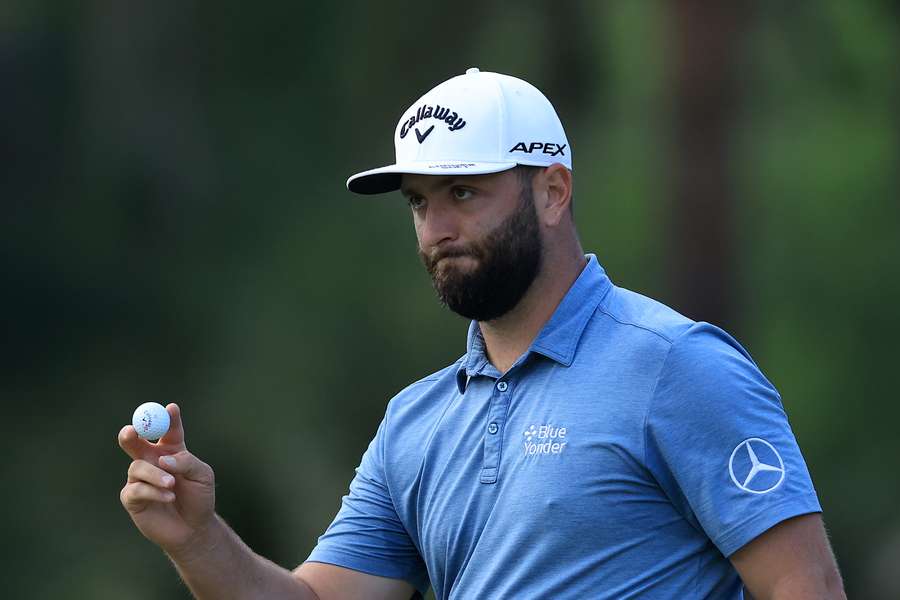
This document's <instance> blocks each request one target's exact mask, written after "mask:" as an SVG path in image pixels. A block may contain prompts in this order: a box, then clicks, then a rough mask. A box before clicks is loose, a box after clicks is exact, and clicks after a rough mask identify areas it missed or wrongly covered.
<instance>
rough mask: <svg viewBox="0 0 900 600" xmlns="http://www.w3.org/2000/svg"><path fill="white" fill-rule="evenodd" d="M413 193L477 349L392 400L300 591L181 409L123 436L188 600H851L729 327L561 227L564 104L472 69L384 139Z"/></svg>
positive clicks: (566, 157)
mask: <svg viewBox="0 0 900 600" xmlns="http://www.w3.org/2000/svg"><path fill="white" fill-rule="evenodd" d="M395 146H396V153H397V157H396V163H395V164H393V165H389V166H387V167H381V168H378V169H373V170H370V171H365V172H363V173H360V174H358V175H355V176H353V177H351V178H350V179H349V180H348V182H347V185H348V188H349V189H350V190H351V191H354V192H358V193H363V194H375V193H382V192H389V191H394V190H398V189H399V190H401V192H402V193H403V195H404V196H405V197H406V199H407V201H408V202H409V206H410V209H411V212H412V217H413V222H414V225H415V230H416V236H417V238H418V244H419V253H420V256H421V258H422V261H423V262H424V264H425V267H426V268H427V270H428V272H429V273H430V274H431V277H432V280H433V283H434V287H435V290H436V291H437V294H438V297H439V298H440V300H441V301H442V302H443V303H444V304H445V305H446V306H447V307H448V308H450V309H451V310H453V311H454V312H456V313H459V314H460V315H462V316H464V317H467V318H469V319H471V323H470V326H469V331H468V339H467V351H466V353H465V354H464V355H463V356H462V357H461V358H460V359H459V360H457V361H456V362H454V363H453V364H451V365H449V366H447V367H446V368H444V369H441V370H440V371H437V372H435V373H433V374H432V375H429V376H427V377H425V378H423V379H421V380H419V381H417V382H415V383H413V384H412V385H410V386H409V387H407V388H406V389H404V390H403V391H401V392H400V393H399V394H397V396H396V397H394V398H393V399H392V400H391V401H390V403H389V404H388V407H387V410H386V413H385V417H384V420H383V421H382V423H381V425H380V426H379V428H378V430H377V432H376V434H375V436H374V439H373V440H372V442H371V444H370V445H369V448H368V450H367V451H366V452H365V454H364V455H363V457H362V461H361V463H360V465H359V467H358V468H357V471H356V476H355V477H354V478H353V481H352V482H351V484H350V491H349V493H348V494H347V495H346V496H345V497H344V499H343V502H342V505H341V508H340V510H339V512H338V514H337V516H336V517H335V520H334V522H333V523H332V524H331V526H330V527H329V528H328V529H327V531H326V532H325V533H324V534H323V535H322V537H320V538H319V542H318V544H317V546H316V547H315V548H314V549H313V551H312V553H311V554H310V556H309V558H308V559H307V560H306V561H305V562H304V563H303V564H302V565H300V566H299V567H297V568H296V569H294V570H293V571H292V572H291V571H287V570H285V569H283V568H281V567H279V566H277V565H275V564H273V563H271V562H269V561H267V560H266V559H264V558H262V557H260V556H258V555H256V554H255V553H253V552H252V551H251V550H250V549H249V548H247V546H246V545H244V544H243V542H242V541H241V540H240V538H239V537H238V536H237V535H236V534H235V533H234V532H233V531H232V530H231V529H229V528H228V526H227V525H226V524H225V523H224V522H223V521H222V520H221V519H220V518H219V517H218V516H217V515H216V514H215V505H214V493H213V472H212V469H211V468H210V467H209V466H208V465H206V464H205V463H203V462H202V461H200V460H199V459H197V458H196V457H195V456H194V455H193V454H191V453H190V452H188V451H187V449H186V447H185V446H184V431H183V428H182V425H181V419H180V412H179V410H178V407H177V406H176V405H174V404H171V405H169V407H168V410H169V411H170V414H171V417H172V422H173V426H172V429H171V431H170V432H169V433H168V434H167V435H166V437H164V438H163V439H162V440H161V441H160V443H159V444H157V445H153V444H150V443H148V442H146V441H145V440H141V439H139V438H138V437H137V436H136V434H135V432H134V429H133V428H131V427H130V426H126V427H124V428H123V429H122V431H121V432H120V434H119V441H120V445H121V446H122V448H123V449H124V450H125V451H126V452H127V453H128V454H129V455H130V456H131V457H132V458H133V459H134V461H133V462H132V464H131V467H130V468H129V477H128V483H127V484H126V486H125V487H124V488H123V490H122V494H121V499H122V503H123V504H124V506H125V508H126V509H127V510H128V512H129V513H130V515H131V517H132V519H133V520H134V522H135V524H136V525H137V527H138V528H139V529H140V530H141V532H142V533H143V534H144V535H145V536H147V537H148V538H149V539H151V540H153V541H154V542H156V543H157V544H159V545H160V546H161V547H162V548H163V550H164V551H165V552H166V553H167V554H168V555H169V556H170V557H171V558H172V560H173V562H174V563H175V565H176V567H177V569H178V570H179V572H180V574H181V575H182V577H183V578H184V580H185V581H186V582H187V584H188V586H189V587H190V588H191V590H192V591H193V592H194V594H195V595H196V596H197V597H198V598H216V599H219V598H298V599H301V598H318V599H321V600H328V599H332V598H336V599H337V598H347V599H357V598H358V599H365V600H371V599H382V598H383V599H386V600H387V599H398V600H399V599H403V600H406V599H408V598H411V597H420V596H421V595H422V594H424V593H425V592H426V591H427V589H428V588H429V586H430V587H432V588H433V589H434V592H435V596H436V597H437V598H440V599H445V598H459V599H470V598H615V599H619V598H727V599H737V598H742V597H744V592H745V590H746V591H749V593H750V594H752V596H753V597H754V598H756V599H764V598H765V599H768V598H773V599H774V598H782V599H787V598H790V599H792V600H797V599H813V598H815V599H822V598H844V593H843V589H842V584H841V579H840V575H839V573H838V570H837V566H836V563H835V560H834V557H833V555H832V552H831V549H830V547H829V544H828V541H827V538H826V536H825V531H824V527H823V524H822V519H821V507H820V504H819V501H818V498H817V496H816V492H815V490H814V488H813V485H812V482H811V479H810V476H809V472H808V470H807V468H806V465H805V462H804V460H803V457H802V455H801V453H800V450H799V447H798V445H797V442H796V440H795V438H794V435H793V433H792V432H791V429H790V426H789V424H788V421H787V417H786V415H785V412H784V409H783V407H782V404H781V400H780V397H779V395H778V393H777V391H776V390H775V389H774V387H773V386H772V385H771V384H770V383H769V382H768V381H767V380H766V378H765V377H764V376H763V375H762V373H760V371H759V369H758V368H757V366H756V365H755V364H754V362H753V361H752V359H751V358H750V356H749V355H748V354H747V352H746V351H745V350H744V349H743V348H742V347H741V346H740V344H738V342H736V341H735V340H734V339H733V338H731V337H730V336H729V335H728V334H727V333H725V332H724V331H722V330H721V329H719V328H717V327H715V326H713V325H710V324H708V323H703V322H694V321H692V320H690V319H688V318H686V317H684V316H682V315H680V314H678V313H676V312H675V311H673V310H672V309H670V308H667V307H665V306H663V305H662V304H659V303H658V302H655V301H653V300H651V299H649V298H646V297H644V296H641V295H639V294H636V293H634V292H630V291H628V290H625V289H622V288H619V287H617V286H615V285H614V284H613V283H612V282H611V281H610V279H609V277H608V276H607V275H606V273H605V272H604V270H603V269H602V268H601V266H600V264H599V263H598V261H597V258H596V256H595V255H593V254H585V252H584V250H583V249H582V247H581V244H580V243H579V240H578V236H577V232H576V228H575V224H574V221H573V217H572V210H571V208H572V153H571V149H570V147H569V143H568V140H567V138H566V135H565V132H564V131H563V127H562V124H561V123H560V121H559V118H558V117H557V115H556V112H555V110H554V109H553V107H552V105H551V104H550V102H549V101H548V100H547V99H546V98H545V97H544V95H543V94H541V93H540V92H539V91H538V90H537V89H536V88H534V87H533V86H531V85H530V84H528V83H526V82H524V81H522V80H520V79H516V78H513V77H509V76H506V75H499V74H496V73H486V72H485V73H483V72H480V71H479V70H478V69H469V70H468V71H467V72H466V74H465V75H461V76H458V77H454V78H452V79H450V80H448V81H446V82H444V83H442V84H440V85H438V86H437V87H435V88H434V89H432V90H431V91H429V92H428V93H426V94H425V95H424V96H422V97H421V98H420V99H419V100H418V101H417V102H415V103H414V104H413V105H412V106H410V108H409V109H407V111H405V112H404V114H403V116H402V117H401V119H400V121H399V123H398V124H397V127H396V130H395Z"/></svg>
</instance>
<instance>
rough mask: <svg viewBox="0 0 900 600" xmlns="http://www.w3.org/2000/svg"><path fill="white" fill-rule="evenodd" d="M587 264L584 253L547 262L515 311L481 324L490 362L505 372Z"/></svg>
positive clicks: (525, 347) (532, 339)
mask: <svg viewBox="0 0 900 600" xmlns="http://www.w3.org/2000/svg"><path fill="white" fill-rule="evenodd" d="M579 250H580V249H579ZM586 264H587V259H586V258H585V257H584V254H580V255H579V256H578V257H577V258H575V257H566V258H565V259H562V260H557V261H553V262H545V263H544V264H543V266H542V268H541V273H540V274H539V275H538V276H537V277H536V278H535V280H534V282H533V283H532V284H531V287H529V288H528V291H527V292H526V293H525V295H524V296H523V297H522V300H521V301H519V303H518V304H517V305H516V306H515V308H513V309H512V310H511V311H509V312H508V313H506V314H505V315H503V316H502V317H500V318H498V319H494V320H493V321H480V322H479V323H478V325H479V326H480V327H481V335H482V336H483V337H484V343H485V348H486V353H487V357H488V360H489V361H490V362H491V364H492V365H494V367H495V368H496V369H497V370H498V371H500V372H501V373H506V372H507V371H508V370H509V369H510V368H511V367H512V366H513V364H514V363H515V362H516V360H518V358H519V357H520V356H521V355H522V354H523V353H524V352H525V351H526V350H527V349H528V348H529V347H530V346H531V343H532V342H533V341H534V338H536V337H537V335H538V333H540V331H541V329H542V328H543V327H544V325H545V324H546V323H547V321H549V320H550V317H552V316H553V313H554V311H556V308H557V307H558V306H559V303H560V302H562V299H563V298H564V297H565V295H566V292H568V291H569V288H571V287H572V284H573V283H575V280H576V279H578V276H579V275H580V274H581V271H582V270H583V269H584V266H585V265H586Z"/></svg>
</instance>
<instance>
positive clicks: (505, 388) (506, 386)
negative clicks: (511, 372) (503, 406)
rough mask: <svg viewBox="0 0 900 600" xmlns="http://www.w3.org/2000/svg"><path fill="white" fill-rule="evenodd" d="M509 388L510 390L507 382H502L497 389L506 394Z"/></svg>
mask: <svg viewBox="0 0 900 600" xmlns="http://www.w3.org/2000/svg"><path fill="white" fill-rule="evenodd" d="M508 388H509V384H508V383H506V382H505V381H501V382H500V383H498V384H497V389H498V390H500V391H501V392H505V391H506V390H507V389H508Z"/></svg>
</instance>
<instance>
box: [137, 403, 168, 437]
mask: <svg viewBox="0 0 900 600" xmlns="http://www.w3.org/2000/svg"><path fill="white" fill-rule="evenodd" d="M131 424H132V425H134V430H135V431H137V434H138V435H139V436H141V437H142V438H144V439H145V440H158V439H159V438H161V437H162V436H164V435H165V434H166V432H167V431H168V430H169V413H168V411H166V407H165V406H163V405H162V404H157V403H156V402H144V403H143V404H141V405H140V406H138V407H137V410H135V411H134V416H133V417H131Z"/></svg>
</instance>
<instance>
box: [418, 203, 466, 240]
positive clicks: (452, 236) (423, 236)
mask: <svg viewBox="0 0 900 600" xmlns="http://www.w3.org/2000/svg"><path fill="white" fill-rule="evenodd" d="M458 236H459V220H458V215H457V214H456V213H455V211H453V209H452V207H449V206H447V205H444V204H443V203H439V202H432V203H429V205H428V207H427V208H426V210H425V215H424V216H423V217H422V220H421V221H420V223H419V244H420V246H421V247H422V248H423V249H425V248H434V247H437V246H440V245H441V244H442V243H444V242H447V241H451V242H452V241H454V240H456V238H457V237H458Z"/></svg>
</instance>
